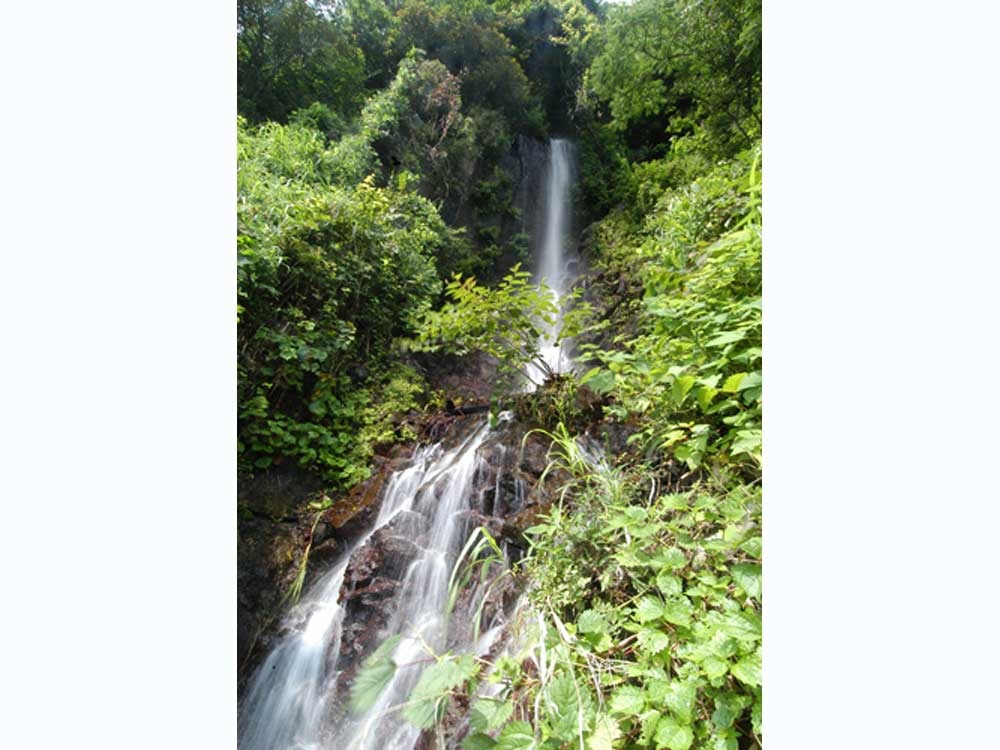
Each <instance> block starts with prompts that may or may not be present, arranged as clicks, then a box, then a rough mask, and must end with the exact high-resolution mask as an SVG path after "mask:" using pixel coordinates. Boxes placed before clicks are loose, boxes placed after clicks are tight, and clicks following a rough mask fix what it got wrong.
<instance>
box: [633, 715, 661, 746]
mask: <svg viewBox="0 0 1000 750" xmlns="http://www.w3.org/2000/svg"><path fill="white" fill-rule="evenodd" d="M662 715H663V714H661V713H660V712H659V711H655V710H652V711H644V712H643V713H642V714H640V716H639V726H640V727H641V732H640V735H639V739H640V741H641V742H642V743H643V744H647V743H649V742H652V740H653V736H654V735H655V734H656V725H657V723H658V722H659V721H660V717H661V716H662Z"/></svg>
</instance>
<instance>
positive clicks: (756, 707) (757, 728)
mask: <svg viewBox="0 0 1000 750" xmlns="http://www.w3.org/2000/svg"><path fill="white" fill-rule="evenodd" d="M761 719H762V717H761V700H760V697H759V696H758V697H757V700H756V701H755V702H754V704H753V708H751V709H750V725H751V726H752V727H753V731H754V732H755V733H756V734H757V735H758V736H760V733H761V730H762V729H763V725H762V722H761Z"/></svg>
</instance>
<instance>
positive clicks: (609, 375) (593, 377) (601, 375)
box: [580, 367, 615, 394]
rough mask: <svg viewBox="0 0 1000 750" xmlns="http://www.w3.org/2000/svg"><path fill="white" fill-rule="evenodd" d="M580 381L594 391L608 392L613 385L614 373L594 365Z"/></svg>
mask: <svg viewBox="0 0 1000 750" xmlns="http://www.w3.org/2000/svg"><path fill="white" fill-rule="evenodd" d="M580 383H581V385H586V386H587V387H588V388H590V389H591V390H592V391H594V392H595V393H602V394H603V393H608V392H610V391H611V389H612V388H614V387H615V374H614V373H613V372H612V371H611V370H606V369H604V368H602V367H595V368H593V369H592V370H590V371H589V372H587V374H586V375H584V376H583V377H582V378H581V379H580Z"/></svg>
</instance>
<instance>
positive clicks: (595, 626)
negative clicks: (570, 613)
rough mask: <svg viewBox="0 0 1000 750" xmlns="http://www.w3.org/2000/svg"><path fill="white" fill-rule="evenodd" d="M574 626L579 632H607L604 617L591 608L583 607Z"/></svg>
mask: <svg viewBox="0 0 1000 750" xmlns="http://www.w3.org/2000/svg"><path fill="white" fill-rule="evenodd" d="M576 627H577V630H578V631H579V632H581V633H598V634H599V633H606V632H608V623H607V621H606V620H605V619H604V615H602V614H601V613H600V612H595V611H594V610H592V609H585V610H584V611H583V612H581V613H580V617H579V619H577V621H576Z"/></svg>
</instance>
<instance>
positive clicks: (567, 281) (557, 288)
mask: <svg viewBox="0 0 1000 750" xmlns="http://www.w3.org/2000/svg"><path fill="white" fill-rule="evenodd" d="M572 184H573V145H572V143H570V141H567V140H565V139H562V138H553V139H552V140H551V141H549V161H548V168H547V170H546V176H545V203H544V216H543V223H542V232H541V236H540V238H539V239H540V242H539V243H538V245H537V251H536V252H537V268H536V270H535V283H541V282H543V281H544V282H545V284H546V285H547V286H548V287H549V289H551V291H552V296H553V299H554V301H555V303H556V306H557V307H559V314H558V315H557V317H556V321H555V324H554V325H552V326H545V330H544V334H543V337H542V341H541V354H542V359H544V360H545V364H546V365H547V366H548V368H549V370H551V371H552V372H556V373H558V372H566V371H567V370H569V368H570V366H571V363H570V358H569V354H568V352H566V350H565V347H564V346H561V345H559V344H556V343H553V340H554V339H555V337H556V335H558V333H559V329H560V328H561V327H562V305H563V297H564V296H565V295H566V293H567V292H568V291H569V289H570V286H571V283H572V280H573V273H572V268H573V265H574V264H575V263H576V262H577V259H576V255H575V253H573V252H567V250H566V240H567V235H568V233H569V230H570V218H571V216H570V189H571V188H572ZM547 374H548V373H547V372H546V371H545V369H544V368H542V367H540V366H539V365H536V364H534V363H532V364H529V365H528V368H527V372H526V375H527V377H528V379H529V380H530V381H531V383H532V384H534V385H537V384H539V383H541V382H543V381H544V380H545V377H546V375H547Z"/></svg>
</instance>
